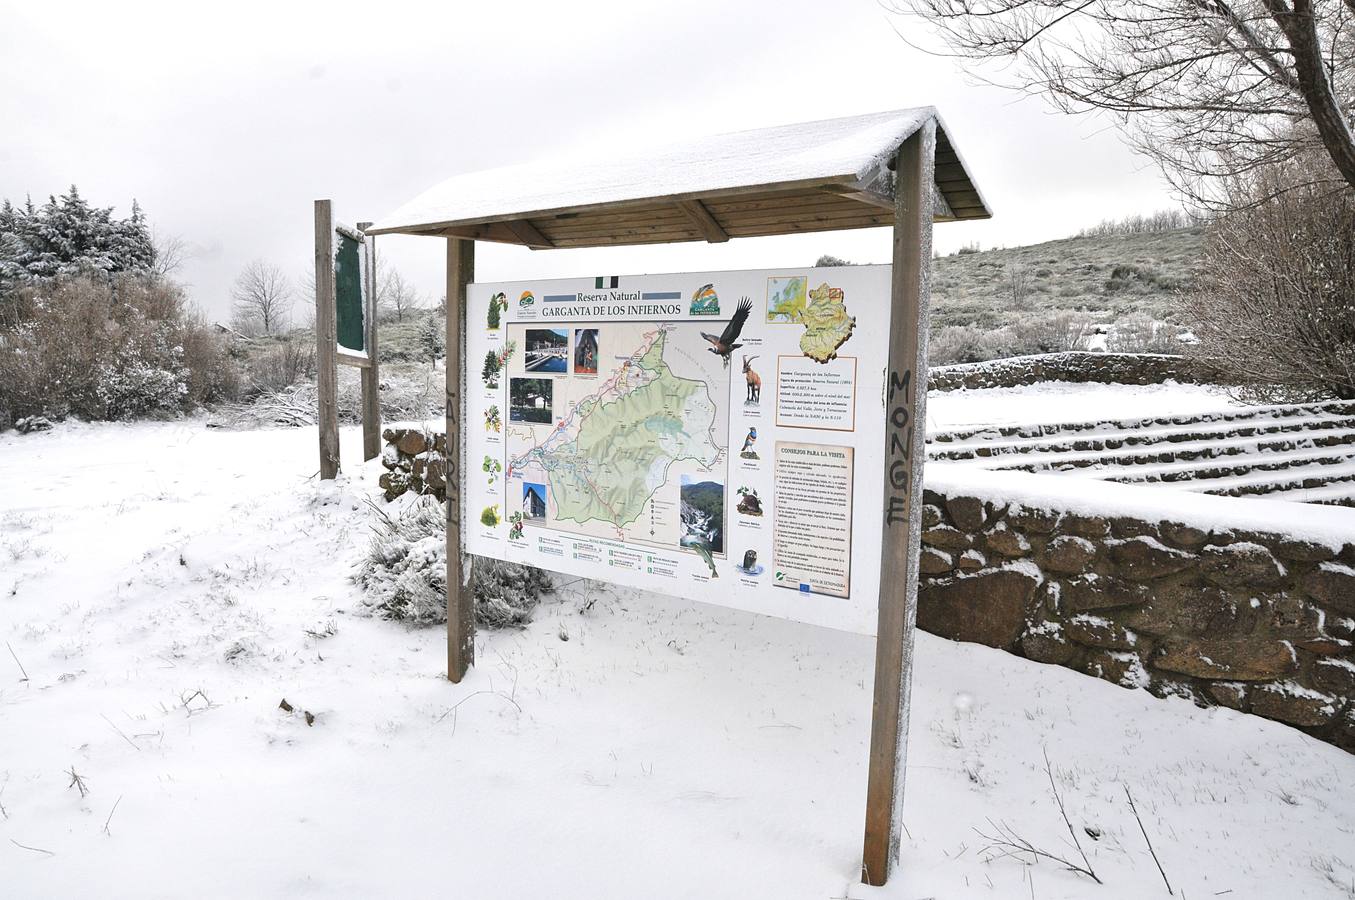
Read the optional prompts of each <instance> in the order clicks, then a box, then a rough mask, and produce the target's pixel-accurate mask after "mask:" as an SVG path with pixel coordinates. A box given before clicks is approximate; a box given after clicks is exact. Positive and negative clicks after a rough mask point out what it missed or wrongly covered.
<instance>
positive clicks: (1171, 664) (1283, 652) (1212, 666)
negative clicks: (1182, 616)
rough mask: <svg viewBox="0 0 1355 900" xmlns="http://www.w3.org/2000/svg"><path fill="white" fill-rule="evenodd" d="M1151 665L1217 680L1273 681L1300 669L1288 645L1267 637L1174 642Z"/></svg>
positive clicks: (1154, 658)
mask: <svg viewBox="0 0 1355 900" xmlns="http://www.w3.org/2000/svg"><path fill="white" fill-rule="evenodd" d="M1149 663H1150V664H1151V665H1152V667H1153V668H1155V669H1161V670H1163V671H1166V672H1175V673H1176V674H1178V675H1190V676H1193V677H1195V678H1205V679H1213V680H1218V681H1271V680H1273V679H1275V678H1282V677H1284V676H1285V675H1289V674H1291V673H1293V672H1295V671H1297V670H1298V662H1297V661H1296V660H1295V659H1294V651H1293V649H1292V648H1291V647H1290V646H1289V645H1288V644H1287V643H1285V642H1284V641H1275V640H1267V639H1264V638H1255V639H1248V638H1225V639H1221V640H1213V641H1209V640H1194V641H1181V642H1172V643H1168V644H1166V645H1164V646H1163V647H1162V649H1161V650H1159V651H1158V653H1157V655H1156V656H1154V657H1153V658H1152V659H1151V660H1149Z"/></svg>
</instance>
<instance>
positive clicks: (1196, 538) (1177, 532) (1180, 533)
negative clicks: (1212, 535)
mask: <svg viewBox="0 0 1355 900" xmlns="http://www.w3.org/2000/svg"><path fill="white" fill-rule="evenodd" d="M1158 531H1159V532H1160V533H1161V535H1162V537H1163V538H1165V539H1166V540H1168V541H1170V542H1171V543H1173V544H1175V545H1176V546H1178V547H1182V548H1184V549H1186V550H1198V549H1200V548H1201V547H1203V546H1204V542H1205V541H1207V540H1209V532H1207V531H1205V530H1204V529H1202V528H1196V527H1195V526H1193V525H1183V524H1181V523H1180V522H1163V523H1162V525H1161V526H1160V527H1159V529H1158Z"/></svg>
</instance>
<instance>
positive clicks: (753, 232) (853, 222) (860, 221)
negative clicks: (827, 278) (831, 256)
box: [729, 215, 892, 237]
mask: <svg viewBox="0 0 1355 900" xmlns="http://www.w3.org/2000/svg"><path fill="white" fill-rule="evenodd" d="M889 224H892V223H891V222H890V217H889V216H887V215H878V216H869V215H868V216H863V217H857V218H852V219H834V220H831V221H800V222H782V223H779V224H765V225H749V226H747V227H739V226H734V225H730V226H729V236H730V237H767V236H770V235H776V234H812V233H815V232H820V231H850V230H852V229H854V228H879V227H881V226H884V225H889Z"/></svg>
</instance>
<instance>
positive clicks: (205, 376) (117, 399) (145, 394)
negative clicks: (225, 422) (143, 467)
mask: <svg viewBox="0 0 1355 900" xmlns="http://www.w3.org/2000/svg"><path fill="white" fill-rule="evenodd" d="M17 296H18V298H19V299H18V302H17V303H16V304H14V306H13V309H15V310H18V311H20V312H19V313H18V314H19V315H20V319H19V321H17V322H16V323H15V324H13V325H11V326H9V327H6V328H0V388H3V389H2V390H0V406H3V407H5V410H6V416H7V417H8V418H12V419H18V418H22V417H24V416H30V415H40V414H52V415H56V416H64V415H67V414H74V415H77V416H80V417H81V418H85V419H127V418H135V417H138V416H145V415H153V414H165V413H173V412H178V411H183V410H188V409H192V408H193V407H195V406H197V405H199V404H201V403H205V402H209V401H211V400H214V399H219V398H220V397H221V396H222V395H223V394H224V393H225V392H226V391H228V390H229V388H230V377H229V362H228V361H227V360H226V357H225V350H224V347H223V346H222V345H221V343H220V341H219V340H217V339H216V338H215V336H214V335H212V334H211V333H210V332H209V331H208V330H207V329H206V328H205V327H204V326H203V325H202V324H201V322H199V321H197V320H196V319H195V318H194V317H193V316H191V315H190V314H189V313H188V312H187V310H186V308H185V307H186V301H185V298H184V296H183V292H182V290H181V289H180V288H179V287H178V286H177V285H174V284H172V283H170V282H166V281H163V280H156V279H153V278H150V277H148V276H141V275H123V276H116V277H109V276H104V275H96V276H80V277H75V278H66V277H58V278H54V279H51V280H46V281H40V282H37V283H35V284H33V285H31V286H28V287H24V288H21V289H19V290H18V292H17ZM190 348H191V349H192V353H189V352H188V351H189V349H190Z"/></svg>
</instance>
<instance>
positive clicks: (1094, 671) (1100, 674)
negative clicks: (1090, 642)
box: [1082, 650, 1148, 687]
mask: <svg viewBox="0 0 1355 900" xmlns="http://www.w3.org/2000/svg"><path fill="white" fill-rule="evenodd" d="M1082 671H1083V672H1086V673H1087V674H1088V675H1091V676H1094V677H1096V678H1102V679H1105V680H1106V681H1109V682H1111V683H1112V684H1118V685H1119V686H1120V687H1145V686H1146V684H1147V682H1148V673H1147V671H1146V670H1145V669H1144V668H1143V660H1141V659H1140V658H1139V656H1138V654H1137V653H1126V652H1123V651H1120V650H1093V651H1092V652H1091V653H1090V654H1088V655H1087V657H1086V659H1084V660H1083V661H1082Z"/></svg>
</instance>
